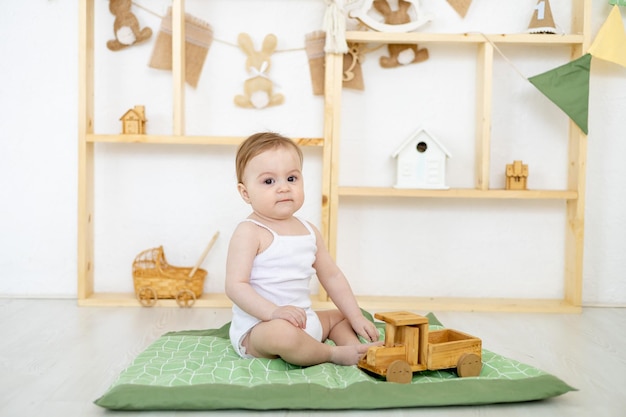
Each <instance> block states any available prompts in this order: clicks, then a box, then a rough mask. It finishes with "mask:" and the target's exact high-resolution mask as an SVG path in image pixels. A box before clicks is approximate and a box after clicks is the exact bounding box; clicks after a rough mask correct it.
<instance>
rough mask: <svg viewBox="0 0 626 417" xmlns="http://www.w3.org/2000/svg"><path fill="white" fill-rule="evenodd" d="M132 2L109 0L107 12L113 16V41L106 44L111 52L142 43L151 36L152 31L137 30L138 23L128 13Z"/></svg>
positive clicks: (147, 29) (130, 0)
mask: <svg viewBox="0 0 626 417" xmlns="http://www.w3.org/2000/svg"><path fill="white" fill-rule="evenodd" d="M131 6H132V0H110V2H109V11H110V12H111V13H112V14H113V15H114V16H115V22H113V32H114V33H115V39H112V40H110V41H108V42H107V48H109V49H110V50H111V51H119V50H120V49H124V48H126V47H128V46H131V45H134V44H136V43H139V42H143V41H145V40H146V39H148V38H149V37H150V36H152V29H150V28H149V27H145V28H143V29H140V28H139V21H138V20H137V18H136V17H135V15H134V14H133V13H132V12H131V11H130V8H131Z"/></svg>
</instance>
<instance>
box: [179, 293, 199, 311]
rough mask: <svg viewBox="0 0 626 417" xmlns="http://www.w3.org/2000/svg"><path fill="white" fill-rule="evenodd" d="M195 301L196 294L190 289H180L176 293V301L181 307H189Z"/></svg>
mask: <svg viewBox="0 0 626 417" xmlns="http://www.w3.org/2000/svg"><path fill="white" fill-rule="evenodd" d="M195 302H196V295H195V294H194V293H193V292H192V291H191V290H181V291H180V292H179V293H178V294H176V303H177V304H178V305H179V306H181V307H191V306H192V305H193V303H195Z"/></svg>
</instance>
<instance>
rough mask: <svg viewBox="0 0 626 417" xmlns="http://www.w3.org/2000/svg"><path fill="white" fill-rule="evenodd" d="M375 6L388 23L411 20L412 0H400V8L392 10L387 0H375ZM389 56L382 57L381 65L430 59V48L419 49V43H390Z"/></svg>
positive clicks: (395, 64)
mask: <svg viewBox="0 0 626 417" xmlns="http://www.w3.org/2000/svg"><path fill="white" fill-rule="evenodd" d="M373 4H374V8H375V9H376V11H377V12H378V13H380V14H381V15H383V16H384V18H385V23H386V24H388V25H402V24H407V23H409V22H411V16H410V15H409V8H410V7H411V4H412V3H411V2H410V1H404V0H398V10H391V6H390V5H389V3H388V2H387V0H374V3H373ZM387 49H388V50H389V56H388V57H386V56H382V57H380V66H381V67H383V68H394V67H397V66H400V65H407V64H413V63H417V62H422V61H426V60H427V59H428V49H426V48H422V49H418V47H417V44H389V45H387Z"/></svg>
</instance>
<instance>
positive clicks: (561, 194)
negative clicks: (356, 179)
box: [339, 187, 578, 200]
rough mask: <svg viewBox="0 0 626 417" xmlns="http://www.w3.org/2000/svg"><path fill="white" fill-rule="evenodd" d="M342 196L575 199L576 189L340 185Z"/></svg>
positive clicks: (576, 195) (576, 196)
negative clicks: (413, 187) (407, 187)
mask: <svg viewBox="0 0 626 417" xmlns="http://www.w3.org/2000/svg"><path fill="white" fill-rule="evenodd" d="M339 195H340V196H352V197H427V198H485V199H546V200H575V199H576V198H578V193H577V192H576V191H570V190H522V191H513V190H495V189H492V190H479V189H473V188H451V189H448V190H417V189H403V188H387V187H339Z"/></svg>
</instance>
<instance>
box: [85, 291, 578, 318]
mask: <svg viewBox="0 0 626 417" xmlns="http://www.w3.org/2000/svg"><path fill="white" fill-rule="evenodd" d="M356 298H357V301H358V303H359V306H360V307H361V308H363V309H365V310H368V311H382V310H411V311H420V312H427V311H483V312H516V313H580V312H581V311H582V307H581V306H576V305H573V304H570V303H568V302H566V301H565V300H558V299H536V298H529V299H524V298H462V297H396V296H385V297H382V296H357V297H356ZM311 301H312V305H313V308H314V309H332V308H336V307H335V305H334V304H333V303H332V302H331V301H323V300H320V299H319V297H318V296H317V295H313V296H312V298H311ZM78 305H79V306H87V307H141V304H139V302H138V301H137V299H136V298H135V295H134V294H132V293H95V294H92V295H91V296H90V297H87V298H81V299H79V300H78ZM155 307H177V308H178V304H176V300H173V299H167V300H164V299H161V300H158V301H157V303H156V304H155ZM193 307H194V308H198V307H199V308H203V307H204V308H231V307H232V302H231V301H230V300H229V299H228V297H227V296H226V295H225V294H216V293H212V294H203V295H202V296H201V297H200V298H198V299H197V300H196V302H195V303H194V305H193Z"/></svg>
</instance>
